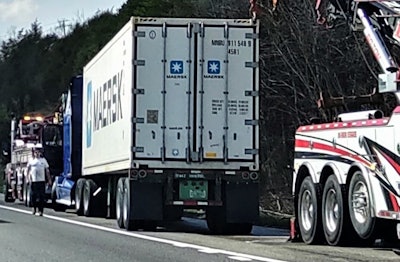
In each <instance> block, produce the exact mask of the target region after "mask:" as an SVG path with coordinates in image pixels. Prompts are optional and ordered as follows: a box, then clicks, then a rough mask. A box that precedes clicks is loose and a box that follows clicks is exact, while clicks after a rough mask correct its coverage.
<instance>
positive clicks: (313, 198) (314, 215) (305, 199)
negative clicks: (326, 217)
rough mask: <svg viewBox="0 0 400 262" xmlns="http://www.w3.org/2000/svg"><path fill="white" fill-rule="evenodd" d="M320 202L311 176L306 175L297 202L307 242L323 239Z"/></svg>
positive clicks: (300, 226) (316, 241)
mask: <svg viewBox="0 0 400 262" xmlns="http://www.w3.org/2000/svg"><path fill="white" fill-rule="evenodd" d="M318 202H319V201H318V196H317V190H316V188H315V186H314V184H313V182H312V180H311V177H306V178H305V179H304V180H303V182H302V183H301V186H300V190H299V197H298V203H297V207H298V208H297V210H298V211H297V212H298V214H297V217H298V220H299V228H300V232H301V237H302V239H303V241H304V242H305V243H306V244H316V243H319V242H320V241H321V237H322V227H321V215H320V211H319V205H318Z"/></svg>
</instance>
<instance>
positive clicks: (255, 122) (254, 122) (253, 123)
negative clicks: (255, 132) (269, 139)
mask: <svg viewBox="0 0 400 262" xmlns="http://www.w3.org/2000/svg"><path fill="white" fill-rule="evenodd" d="M258 122H259V121H258V120H253V119H246V120H244V124H245V125H246V126H258Z"/></svg>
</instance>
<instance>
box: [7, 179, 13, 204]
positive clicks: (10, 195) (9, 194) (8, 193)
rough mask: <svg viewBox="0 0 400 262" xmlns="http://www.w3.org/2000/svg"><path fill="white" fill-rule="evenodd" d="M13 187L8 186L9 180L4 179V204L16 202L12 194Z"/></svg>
mask: <svg viewBox="0 0 400 262" xmlns="http://www.w3.org/2000/svg"><path fill="white" fill-rule="evenodd" d="M10 189H11V185H10V184H8V181H7V178H5V179H4V202H14V201H15V199H14V198H13V197H12V194H11V192H10Z"/></svg>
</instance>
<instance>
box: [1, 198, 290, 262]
mask: <svg viewBox="0 0 400 262" xmlns="http://www.w3.org/2000/svg"><path fill="white" fill-rule="evenodd" d="M0 208H2V209H6V210H10V211H15V212H19V213H24V214H29V215H31V212H30V211H26V210H21V209H18V208H13V207H8V206H3V205H0ZM43 217H45V218H49V219H53V220H56V221H61V222H65V223H69V224H73V225H78V226H83V227H88V228H93V229H97V230H102V231H105V232H110V233H116V234H120V235H125V236H130V237H134V238H139V239H144V240H148V241H153V242H158V243H163V244H169V245H173V246H176V247H178V246H183V247H187V248H192V249H196V250H197V251H200V250H203V251H204V250H207V251H209V252H213V254H223V255H227V256H232V257H240V258H247V259H251V260H257V261H264V262H287V261H285V260H278V259H273V258H266V257H259V256H255V255H248V254H242V253H237V252H232V251H227V250H223V249H216V248H210V247H206V246H199V245H193V244H188V243H184V242H179V241H174V240H168V239H162V238H157V237H152V236H146V235H141V234H137V233H133V232H128V231H123V230H121V229H113V228H108V227H103V226H98V225H93V224H89V223H85V222H80V221H74V220H70V219H66V218H61V217H56V216H51V215H46V214H43ZM214 252H215V253H214Z"/></svg>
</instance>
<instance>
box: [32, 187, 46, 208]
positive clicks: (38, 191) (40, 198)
mask: <svg viewBox="0 0 400 262" xmlns="http://www.w3.org/2000/svg"><path fill="white" fill-rule="evenodd" d="M45 193H46V183H45V182H44V181H43V182H32V187H31V200H32V205H33V208H35V210H36V208H38V209H39V212H43V208H44V198H45Z"/></svg>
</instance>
